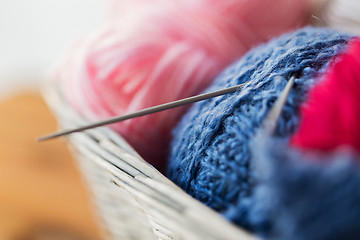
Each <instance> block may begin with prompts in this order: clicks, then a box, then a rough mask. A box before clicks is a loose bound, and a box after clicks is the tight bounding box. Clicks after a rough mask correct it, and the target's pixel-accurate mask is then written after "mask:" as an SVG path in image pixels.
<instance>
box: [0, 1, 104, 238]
mask: <svg viewBox="0 0 360 240" xmlns="http://www.w3.org/2000/svg"><path fill="white" fill-rule="evenodd" d="M105 11H106V9H105V2H104V1H101V0H62V1H49V0H32V1H27V0H0V30H1V36H0V43H1V44H0V116H1V118H0V149H1V150H0V239H1V240H3V239H4V240H5V239H15V240H25V239H27V240H33V239H74V240H75V239H83V240H86V239H101V236H102V233H101V230H100V228H99V227H98V224H97V223H96V221H95V217H94V215H95V214H94V213H93V212H92V210H91V203H90V201H89V194H88V192H87V189H86V187H84V184H83V180H82V178H81V176H80V174H79V172H78V171H77V169H76V166H75V163H74V161H73V159H72V158H71V156H70V154H69V152H68V149H67V148H66V146H65V144H64V143H63V142H62V141H61V140H57V141H51V142H47V143H41V144H39V143H36V142H35V141H34V139H35V137H37V136H39V135H42V134H44V133H46V132H51V131H54V130H56V122H55V120H54V119H53V117H52V116H51V113H50V112H49V110H48V108H47V107H46V105H45V103H44V102H43V100H42V98H41V96H40V93H39V86H40V85H41V82H42V81H44V80H45V79H46V78H47V77H48V76H49V71H51V68H52V65H53V64H54V63H55V60H56V59H60V58H61V55H62V54H63V53H64V52H65V51H66V49H68V48H69V47H70V45H71V43H72V42H73V41H74V39H76V38H78V37H81V36H82V35H83V34H86V33H89V32H91V30H93V29H94V28H96V27H98V26H99V25H101V24H102V21H103V20H104V16H105Z"/></svg>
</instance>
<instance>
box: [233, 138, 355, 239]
mask: <svg viewBox="0 0 360 240" xmlns="http://www.w3.org/2000/svg"><path fill="white" fill-rule="evenodd" d="M252 145H253V147H255V146H256V151H254V156H253V160H254V161H253V162H254V164H253V166H254V169H256V171H257V175H258V184H257V185H256V187H255V188H254V191H253V196H252V201H253V203H254V204H253V206H252V209H251V211H250V214H249V219H250V221H251V222H252V223H253V224H254V225H256V226H257V227H258V228H257V229H256V232H257V233H258V234H260V235H262V236H265V237H266V238H267V239H277V240H288V239H292V240H338V239H342V240H353V239H360V206H359V202H360V187H359V186H360V155H359V154H358V153H356V152H355V151H354V150H352V149H350V148H348V149H338V150H335V151H332V152H328V153H321V152H302V151H299V150H297V149H293V148H291V147H289V146H288V144H287V143H286V139H276V138H270V139H269V138H267V137H265V136H264V135H261V134H258V136H256V138H255V140H254V142H253V143H252ZM324 159H326V161H324ZM234 211H235V212H236V209H234Z"/></svg>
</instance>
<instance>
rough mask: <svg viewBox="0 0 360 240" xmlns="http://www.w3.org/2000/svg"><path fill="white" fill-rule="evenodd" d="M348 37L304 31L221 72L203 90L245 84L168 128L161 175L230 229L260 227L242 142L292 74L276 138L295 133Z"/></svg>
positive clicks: (264, 47)
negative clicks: (303, 107) (309, 97)
mask: <svg viewBox="0 0 360 240" xmlns="http://www.w3.org/2000/svg"><path fill="white" fill-rule="evenodd" d="M349 39H350V37H349V36H348V35H345V34H340V33H338V32H335V31H333V30H330V29H317V28H310V27H309V28H305V29H302V30H300V31H297V32H295V33H291V34H287V35H284V36H282V37H280V38H278V39H275V40H273V41H271V42H269V43H268V44H266V45H262V46H260V47H258V48H256V49H254V50H252V51H250V52H249V53H248V54H247V55H246V56H244V57H243V58H242V59H240V60H239V61H237V62H235V63H234V64H233V65H232V66H230V67H229V68H227V69H226V70H225V71H224V72H223V73H222V74H221V75H220V76H218V77H217V79H215V81H214V83H213V84H212V86H210V88H208V89H207V90H206V91H205V92H208V91H213V90H217V89H222V88H225V87H230V86H234V85H237V84H241V83H245V82H246V86H245V87H244V88H243V89H242V90H241V91H239V92H236V93H234V94H227V95H224V96H220V97H217V98H213V99H209V100H206V101H203V102H199V103H197V104H194V105H193V106H192V107H191V109H190V110H189V111H188V113H187V114H186V115H185V116H184V117H183V119H182V120H181V122H180V123H179V125H178V127H177V128H176V129H175V130H174V139H173V142H172V144H171V149H170V151H171V154H170V159H169V168H168V177H169V178H170V179H171V180H172V181H174V182H175V183H176V184H177V185H179V186H180V187H181V188H183V189H184V190H185V191H186V192H188V193H189V194H190V195H191V196H193V197H194V198H196V199H198V200H200V201H202V202H203V203H205V204H206V205H208V206H209V207H211V208H213V209H215V210H217V211H219V212H220V213H221V214H223V215H224V216H225V217H227V218H228V219H230V220H231V221H233V222H235V223H236V224H239V225H241V226H243V227H245V228H247V229H249V230H254V231H257V230H260V229H263V228H264V226H263V225H264V223H266V221H265V220H261V221H260V220H259V219H266V216H264V217H260V216H259V218H258V219H257V220H256V218H255V217H254V216H249V210H251V209H252V208H253V205H254V199H253V190H254V187H255V186H256V184H257V181H258V180H257V178H256V171H254V169H253V166H252V155H253V153H252V150H251V149H250V147H249V143H250V142H251V141H252V139H253V137H254V133H255V132H256V130H257V129H258V128H259V127H260V126H261V124H262V121H263V119H264V117H265V116H266V114H267V113H268V111H269V109H270V108H271V106H272V105H273V103H274V102H275V101H276V99H277V98H278V96H279V95H280V94H281V92H282V90H283V88H284V86H285V85H286V83H287V81H288V80H289V79H290V78H291V77H292V76H296V81H295V86H294V87H293V89H292V91H291V93H290V96H289V97H288V101H287V104H286V106H285V107H284V111H283V113H282V116H281V118H280V120H279V123H278V128H277V131H276V136H277V137H280V138H285V139H286V138H287V137H288V136H290V135H291V134H292V133H294V131H295V130H296V127H297V126H298V107H299V105H300V104H301V103H302V102H303V101H304V100H305V99H306V94H307V92H308V90H309V88H310V87H311V86H312V85H313V84H314V82H315V81H317V78H316V76H317V75H318V74H319V73H322V72H324V71H325V69H326V67H327V66H328V63H329V61H330V59H331V58H332V57H333V56H335V55H337V54H338V53H340V52H342V51H343V50H345V49H346V45H347V41H348V40H349ZM255 151H256V149H255ZM262 213H264V214H265V213H267V212H266V211H262ZM264 232H265V231H264Z"/></svg>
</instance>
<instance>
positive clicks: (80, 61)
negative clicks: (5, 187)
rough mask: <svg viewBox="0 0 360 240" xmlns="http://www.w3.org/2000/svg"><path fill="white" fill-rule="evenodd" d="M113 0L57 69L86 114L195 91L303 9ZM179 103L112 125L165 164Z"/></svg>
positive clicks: (296, 5)
mask: <svg viewBox="0 0 360 240" xmlns="http://www.w3.org/2000/svg"><path fill="white" fill-rule="evenodd" d="M155 2H156V4H155ZM121 3H124V4H125V3H126V7H125V6H124V8H121V6H122V4H121ZM139 3H142V4H139ZM115 5H116V6H114V12H113V13H115V12H117V11H116V10H118V15H115V14H114V15H113V17H112V20H113V21H112V23H111V24H110V25H109V26H107V27H106V28H104V29H102V30H100V31H99V32H97V33H96V34H94V35H93V36H90V37H88V38H86V39H84V40H83V41H82V42H81V43H80V44H79V45H78V46H77V47H76V48H75V49H74V50H73V51H72V52H71V55H70V56H69V58H68V59H67V60H66V61H65V64H63V65H62V66H61V68H60V70H59V71H58V76H57V78H58V79H60V81H61V84H62V86H63V90H64V91H63V92H64V94H65V97H66V98H67V99H68V100H69V102H70V104H72V105H73V106H74V107H75V108H76V109H77V110H78V111H79V112H80V113H81V114H83V115H84V116H85V117H87V118H88V119H90V120H100V119H105V118H108V117H111V116H115V115H120V114H125V113H129V112H133V111H136V110H139V109H143V108H146V107H150V106H154V105H158V104H162V103H166V102H169V101H173V100H177V99H180V98H185V97H188V96H192V95H195V94H198V93H199V92H201V91H202V90H203V89H204V88H205V87H206V86H207V85H208V84H209V83H210V82H211V81H212V80H213V79H214V77H215V76H216V75H217V74H218V73H219V72H220V71H221V70H222V69H223V68H224V67H225V66H226V65H228V64H229V63H231V62H232V61H234V60H235V59H236V58H238V57H239V56H241V55H243V54H244V53H245V52H247V51H248V50H249V49H250V48H252V47H254V46H256V45H258V44H259V43H262V42H264V41H267V40H269V39H270V38H272V37H274V36H276V35H279V34H281V33H283V32H286V31H288V30H290V29H293V28H296V27H298V26H301V25H302V24H303V23H304V19H306V16H307V15H306V6H305V3H304V1H303V0H291V1H290V0H267V1H264V0H251V1H250V0H237V1H219V0H197V1H193V0H191V1H190V0H183V1H170V0H158V1H153V2H151V3H150V2H149V1H141V0H136V1H134V2H132V4H130V3H129V2H126V1H118V2H117V3H116V4H115ZM122 9H126V11H124V10H122ZM130 10H131V11H130ZM184 111H185V108H178V109H173V110H169V111H165V112H161V113H157V114H153V115H149V116H145V117H141V118H137V119H132V120H128V121H124V122H122V123H117V124H113V125H111V127H112V128H113V129H114V130H116V131H117V132H118V133H120V134H121V135H122V136H123V137H125V139H127V141H128V142H129V143H130V144H131V145H132V146H133V147H134V148H135V149H136V150H137V151H138V152H139V153H140V155H142V156H143V157H144V159H145V160H147V161H148V162H150V163H151V164H153V165H154V166H155V167H156V168H157V169H159V170H163V169H164V167H165V158H166V155H167V148H168V147H167V146H168V143H169V141H170V138H171V130H172V128H173V127H174V125H175V124H176V123H177V122H178V120H179V119H180V118H181V115H182V114H183V112H184Z"/></svg>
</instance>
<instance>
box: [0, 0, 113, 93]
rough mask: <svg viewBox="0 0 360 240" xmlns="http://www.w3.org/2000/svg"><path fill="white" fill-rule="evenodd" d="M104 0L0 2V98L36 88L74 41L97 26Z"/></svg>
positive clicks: (103, 11) (100, 18)
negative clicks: (15, 91)
mask: <svg viewBox="0 0 360 240" xmlns="http://www.w3.org/2000/svg"><path fill="white" fill-rule="evenodd" d="M106 3H107V2H106V1H105V0H0V96H1V97H3V96H6V95H8V94H9V93H13V92H14V90H17V91H18V90H19V89H24V88H36V87H37V86H38V85H39V81H42V80H43V79H45V78H47V77H48V76H49V72H50V69H51V67H52V65H53V64H54V63H56V62H57V61H58V60H59V58H60V57H61V56H62V55H63V54H64V52H66V49H68V48H69V47H70V46H71V44H72V43H73V42H75V40H76V39H77V38H79V37H81V36H83V35H86V34H88V33H91V32H92V31H94V30H95V29H97V28H98V27H100V26H101V24H102V23H103V22H104V20H105V15H106V13H105V12H106V10H107V9H106Z"/></svg>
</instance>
